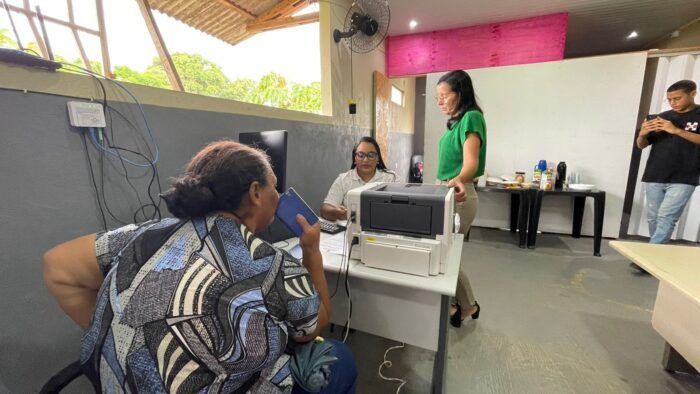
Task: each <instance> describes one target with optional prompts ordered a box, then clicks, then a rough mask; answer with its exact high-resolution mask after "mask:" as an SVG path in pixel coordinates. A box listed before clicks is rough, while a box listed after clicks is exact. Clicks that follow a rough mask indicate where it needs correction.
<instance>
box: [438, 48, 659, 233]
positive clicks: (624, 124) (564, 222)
mask: <svg viewBox="0 0 700 394" xmlns="http://www.w3.org/2000/svg"><path fill="white" fill-rule="evenodd" d="M646 58H647V55H646V52H636V53H629V54H622V55H613V56H599V57H590V58H581V59H572V60H563V61H558V62H548V63H538V64H530V65H522V66H508V67H497V68H483V69H478V70H470V71H469V74H470V75H471V76H472V79H473V80H474V87H475V90H476V93H477V97H478V100H479V104H480V105H481V107H482V108H483V109H484V113H485V117H486V123H487V141H488V144H487V158H486V172H487V173H489V174H493V175H500V174H505V175H511V176H512V174H514V172H515V171H525V172H526V173H527V177H528V178H529V177H531V176H532V169H533V167H534V165H535V164H536V163H537V161H539V160H540V159H545V160H547V161H548V162H553V163H554V164H555V165H556V163H557V162H559V161H565V162H566V164H567V166H568V172H569V173H571V172H578V173H580V174H581V177H582V182H585V183H593V184H596V185H597V186H598V187H599V188H600V189H602V190H605V191H606V192H607V201H606V207H605V221H604V227H603V235H604V236H606V237H617V236H618V233H619V229H620V221H621V216H622V203H623V200H624V196H625V184H626V181H627V173H628V169H629V162H630V157H631V152H632V147H633V139H634V131H635V123H636V120H637V112H638V110H639V103H640V96H641V91H642V81H643V78H644V69H645V62H646ZM443 74H444V73H435V74H429V75H428V77H427V84H426V116H425V178H426V180H427V182H433V181H434V180H435V173H436V168H437V166H436V164H437V144H438V141H439V139H440V136H441V135H442V133H443V132H444V130H445V121H446V117H445V116H444V115H443V114H442V113H440V111H439V109H438V107H437V105H436V103H435V102H434V96H435V93H434V92H435V90H434V89H435V86H436V84H437V81H438V79H439V78H440V76H441V75H443ZM479 198H480V206H479V212H478V215H477V218H476V221H475V223H474V224H475V225H477V226H486V227H506V226H507V224H508V218H509V212H510V211H509V209H508V206H509V199H508V197H507V195H500V194H495V195H494V194H493V193H482V194H480V195H479ZM588 200H589V201H587V204H586V212H585V216H584V221H583V228H582V233H583V234H585V235H592V234H593V202H592V200H591V199H588ZM571 216H572V202H571V200H570V199H568V198H561V197H560V198H551V197H550V198H545V200H544V203H543V206H542V215H541V218H540V225H539V228H540V230H542V231H551V232H560V233H570V231H571Z"/></svg>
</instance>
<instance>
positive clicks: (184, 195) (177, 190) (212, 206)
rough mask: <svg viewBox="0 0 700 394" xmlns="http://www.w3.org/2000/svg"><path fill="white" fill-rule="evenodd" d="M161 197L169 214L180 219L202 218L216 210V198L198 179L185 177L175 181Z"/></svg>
mask: <svg viewBox="0 0 700 394" xmlns="http://www.w3.org/2000/svg"><path fill="white" fill-rule="evenodd" d="M162 197H163V200H165V204H166V205H167V206H168V210H169V211H170V213H172V214H173V215H174V216H175V217H178V218H181V219H186V218H192V217H198V216H204V215H206V214H207V213H209V212H212V211H215V210H217V208H216V196H214V193H212V191H211V189H210V188H209V186H208V185H207V184H205V183H204V182H202V181H201V179H200V178H198V177H192V176H187V175H185V176H183V177H181V178H179V179H177V180H176V181H175V182H174V183H173V185H172V187H171V188H170V189H169V190H168V191H167V192H165V193H164V194H163V196H162Z"/></svg>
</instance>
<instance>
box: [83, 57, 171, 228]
mask: <svg viewBox="0 0 700 394" xmlns="http://www.w3.org/2000/svg"><path fill="white" fill-rule="evenodd" d="M75 67H77V66H75ZM76 72H77V73H80V74H85V75H88V76H91V77H92V78H94V79H95V81H96V82H97V83H98V84H99V86H100V89H101V91H102V104H103V108H104V111H105V114H106V116H107V118H108V127H109V131H110V135H111V138H110V137H107V135H106V134H101V137H102V138H100V141H98V138H97V134H96V133H97V131H96V130H92V131H90V139H91V142H92V143H93V145H95V147H96V148H97V149H98V151H99V152H100V153H101V155H105V154H106V153H109V154H110V155H112V156H115V157H117V158H118V159H119V161H120V163H121V167H122V169H123V170H124V174H122V175H123V176H124V177H125V179H126V181H127V183H128V184H129V187H130V188H131V190H132V191H133V192H134V194H135V195H136V199H137V200H138V203H139V208H138V209H137V210H136V211H135V212H134V214H133V221H134V222H136V223H138V222H140V221H141V220H139V213H141V214H142V216H143V219H144V220H155V219H156V218H158V219H160V218H162V214H161V212H160V204H161V202H162V200H161V199H160V198H159V195H160V194H161V193H162V188H161V183H160V176H159V174H158V169H157V167H156V165H155V161H156V158H155V157H154V156H155V155H154V154H153V151H152V150H151V148H150V145H149V144H148V142H147V141H146V140H144V144H145V146H146V148H147V150H148V153H149V154H150V155H151V157H153V158H149V157H147V156H146V155H144V154H142V153H141V152H138V151H134V150H131V149H127V148H123V147H120V146H117V145H116V144H115V143H114V127H113V117H112V111H115V112H117V113H118V114H119V116H121V117H122V118H123V119H124V120H125V121H126V122H127V123H128V124H129V125H130V126H131V127H132V129H133V130H134V131H138V130H139V129H138V127H136V125H134V124H133V122H131V121H130V120H129V119H128V118H127V117H126V116H125V115H124V114H122V113H121V112H120V111H119V110H117V109H116V108H114V107H113V106H111V105H110V104H109V101H108V98H107V91H106V89H105V86H104V83H103V82H102V80H101V79H100V78H98V76H97V75H99V74H96V73H88V72H82V71H76ZM122 88H123V89H126V88H124V87H123V86H122ZM131 96H132V98H134V100H136V98H135V97H134V96H133V95H131ZM142 115H144V116H145V114H144V113H143V111H142ZM144 121H145V122H147V120H146V119H145V118H144ZM151 137H152V134H151ZM102 139H104V141H106V147H105V145H103V144H102V143H101V140H102ZM152 141H153V143H154V144H155V140H154V139H152ZM156 148H157V145H156ZM120 151H123V152H129V153H131V154H134V155H136V156H138V157H141V158H143V159H144V160H145V162H146V163H148V164H140V163H135V162H133V161H131V160H128V159H126V158H124V157H123V155H122V154H121V153H120ZM101 162H103V160H101ZM125 162H128V163H130V164H132V165H135V166H138V167H150V168H151V170H152V174H151V179H150V181H149V184H148V188H147V194H148V198H149V200H150V201H151V204H144V203H143V201H142V200H141V197H140V194H139V192H138V190H136V187H135V186H134V185H133V183H132V182H131V179H130V176H129V172H128V169H127V168H126V165H125ZM102 165H103V164H102ZM101 171H104V169H103V168H101ZM102 176H103V177H104V173H103V172H102ZM155 181H157V185H158V190H157V193H156V197H155V198H154V196H153V192H154V191H153V190H152V188H153V185H154V182H155ZM102 202H103V204H104V205H105V207H106V208H107V210H108V213H109V214H110V216H111V217H112V218H113V219H115V221H117V222H119V223H121V224H124V221H122V220H120V219H118V218H117V217H116V215H114V213H113V212H112V211H111V209H109V204H108V203H107V199H106V195H105V194H104V178H103V179H102ZM149 207H153V210H154V211H153V213H152V215H148V214H147V213H146V209H148V208H149Z"/></svg>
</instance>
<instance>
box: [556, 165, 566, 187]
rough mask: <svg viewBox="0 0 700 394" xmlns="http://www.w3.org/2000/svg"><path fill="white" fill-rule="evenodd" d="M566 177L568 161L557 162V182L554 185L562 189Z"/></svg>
mask: <svg viewBox="0 0 700 394" xmlns="http://www.w3.org/2000/svg"><path fill="white" fill-rule="evenodd" d="M565 179H566V163H565V162H563V161H560V162H559V164H557V182H556V184H555V185H554V186H555V187H556V188H557V189H561V188H563V186H564V180H565Z"/></svg>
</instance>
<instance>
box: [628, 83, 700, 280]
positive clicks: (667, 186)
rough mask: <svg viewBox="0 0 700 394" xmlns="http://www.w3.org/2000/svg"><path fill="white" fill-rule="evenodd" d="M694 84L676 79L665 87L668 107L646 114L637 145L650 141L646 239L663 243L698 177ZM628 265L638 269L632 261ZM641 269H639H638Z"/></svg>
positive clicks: (699, 114) (699, 136)
mask: <svg viewBox="0 0 700 394" xmlns="http://www.w3.org/2000/svg"><path fill="white" fill-rule="evenodd" d="M696 91H697V86H696V84H695V82H693V81H689V80H683V81H678V82H676V83H674V84H673V85H671V86H669V88H668V89H667V90H666V99H667V100H668V103H669V104H670V105H671V110H670V111H666V112H663V113H661V114H659V115H649V116H647V120H646V121H645V122H644V123H642V127H641V130H640V131H639V136H638V137H637V141H636V142H637V147H639V149H644V148H646V147H647V146H650V145H651V152H650V153H649V159H648V160H647V165H646V169H645V170H644V175H643V176H642V182H644V183H645V184H646V200H647V220H648V221H649V235H650V237H651V239H650V240H649V242H650V243H654V244H661V243H666V242H668V240H669V239H670V238H671V234H672V233H673V230H674V228H675V226H676V222H677V221H678V218H679V217H680V215H681V213H682V212H683V209H684V208H685V205H686V204H687V203H688V200H690V197H691V196H692V194H693V191H694V190H695V187H696V186H697V185H698V183H699V181H700V106H698V105H696V104H695V94H696ZM632 266H633V267H634V268H636V269H638V270H642V269H641V268H640V267H638V266H636V264H634V263H632ZM642 271H643V270H642Z"/></svg>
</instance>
